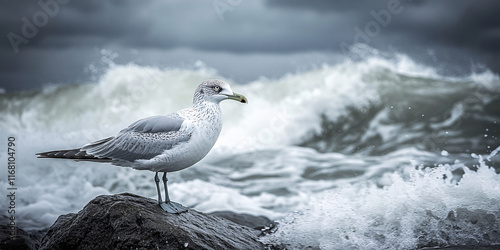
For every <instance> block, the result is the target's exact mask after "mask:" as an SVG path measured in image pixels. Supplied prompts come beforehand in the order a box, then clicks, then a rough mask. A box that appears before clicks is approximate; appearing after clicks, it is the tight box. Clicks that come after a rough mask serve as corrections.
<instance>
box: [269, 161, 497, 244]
mask: <svg viewBox="0 0 500 250" xmlns="http://www.w3.org/2000/svg"><path fill="white" fill-rule="evenodd" d="M456 169H462V170H464V171H465V174H464V175H463V176H462V178H461V179H459V180H457V179H456V178H454V176H455V174H454V171H455V170H456ZM406 171H407V173H408V175H405V176H403V175H401V174H399V173H391V174H388V176H387V178H389V179H390V181H391V183H390V184H389V185H387V186H385V187H383V188H380V187H378V186H377V185H375V184H374V183H370V182H368V183H356V184H352V185H345V186H343V187H342V188H338V189H336V190H332V191H327V192H323V193H321V194H319V195H317V196H316V197H314V198H313V200H312V201H311V203H310V204H309V206H308V209H306V210H303V211H300V212H295V213H292V214H289V215H288V216H286V217H285V218H284V219H283V220H282V221H281V222H280V223H281V224H280V226H279V229H278V231H277V233H276V234H274V235H272V236H270V237H268V238H266V240H265V241H266V242H267V243H273V244H283V245H285V246H288V247H291V248H292V249H302V248H308V247H312V248H317V247H319V248H320V249H416V248H419V247H422V246H426V245H431V244H434V245H441V246H446V245H467V244H479V245H481V244H483V245H489V244H499V243H500V238H498V236H499V235H500V234H499V233H498V231H497V230H498V227H499V226H500V210H499V208H500V175H498V174H497V173H496V172H495V170H494V169H493V168H490V167H488V166H487V165H486V164H485V163H484V162H482V161H481V162H480V164H479V167H478V169H477V171H472V170H470V169H469V168H467V167H465V166H464V165H463V164H461V163H456V164H453V165H448V164H446V165H440V166H438V167H437V168H433V169H429V168H420V169H415V168H414V166H408V169H407V170H406ZM481 217H483V218H481ZM495 237H496V238H495Z"/></svg>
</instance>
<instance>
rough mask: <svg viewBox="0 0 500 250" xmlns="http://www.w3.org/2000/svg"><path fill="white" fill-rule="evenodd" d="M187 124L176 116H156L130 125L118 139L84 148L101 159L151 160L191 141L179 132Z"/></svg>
mask: <svg viewBox="0 0 500 250" xmlns="http://www.w3.org/2000/svg"><path fill="white" fill-rule="evenodd" d="M183 121H184V120H183V119H182V118H180V117H173V116H153V117H148V118H145V119H142V120H139V121H137V122H134V123H133V124H131V125H130V126H129V127H128V128H126V129H123V130H122V131H120V133H119V134H118V135H117V136H116V137H110V138H106V139H103V140H100V141H97V142H94V143H91V144H87V145H85V146H83V147H82V150H85V151H86V152H87V153H88V154H91V155H94V156H96V157H99V158H111V159H113V160H116V161H124V160H125V161H130V162H133V161H135V160H138V159H151V158H153V157H155V156H157V155H160V154H161V153H163V152H164V151H165V150H168V149H171V148H173V147H174V146H175V145H177V144H178V143H181V142H184V141H187V140H189V138H190V137H191V135H190V134H185V133H182V132H180V131H179V129H180V127H181V125H182V122H183Z"/></svg>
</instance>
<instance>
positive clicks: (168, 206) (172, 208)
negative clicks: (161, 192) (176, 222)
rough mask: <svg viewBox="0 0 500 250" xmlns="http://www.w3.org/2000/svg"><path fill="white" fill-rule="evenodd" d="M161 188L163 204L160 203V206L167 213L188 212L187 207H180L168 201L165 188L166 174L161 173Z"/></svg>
mask: <svg viewBox="0 0 500 250" xmlns="http://www.w3.org/2000/svg"><path fill="white" fill-rule="evenodd" d="M162 180H163V186H164V188H165V203H161V204H160V206H161V207H162V208H163V210H165V211H166V212H168V213H174V214H180V213H182V212H186V211H187V210H188V208H187V207H184V206H182V205H181V204H179V203H177V202H173V201H170V198H169V196H168V187H167V182H168V179H167V172H163V178H162Z"/></svg>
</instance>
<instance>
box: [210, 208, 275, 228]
mask: <svg viewBox="0 0 500 250" xmlns="http://www.w3.org/2000/svg"><path fill="white" fill-rule="evenodd" d="M209 215H215V216H217V217H222V218H224V219H228V220H230V221H232V222H234V223H236V224H239V225H243V226H246V227H249V228H253V229H255V230H256V231H258V233H260V231H261V230H262V229H264V228H266V227H269V226H270V225H271V224H273V223H274V222H273V221H272V220H270V219H269V218H267V217H265V216H254V215H250V214H239V213H235V212H231V211H218V212H213V213H209Z"/></svg>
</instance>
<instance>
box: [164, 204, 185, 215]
mask: <svg viewBox="0 0 500 250" xmlns="http://www.w3.org/2000/svg"><path fill="white" fill-rule="evenodd" d="M160 207H161V208H163V210H165V212H167V213H171V214H180V213H184V212H187V211H188V208H187V207H185V206H183V205H181V204H179V203H177V202H173V201H168V202H166V203H160Z"/></svg>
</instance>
